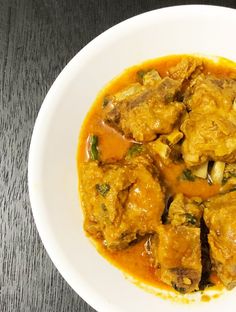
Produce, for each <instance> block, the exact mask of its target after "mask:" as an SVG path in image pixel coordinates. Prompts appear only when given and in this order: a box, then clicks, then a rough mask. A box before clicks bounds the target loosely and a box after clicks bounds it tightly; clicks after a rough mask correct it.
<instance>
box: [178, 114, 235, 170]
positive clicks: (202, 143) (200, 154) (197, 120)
mask: <svg viewBox="0 0 236 312" xmlns="http://www.w3.org/2000/svg"><path fill="white" fill-rule="evenodd" d="M181 130H182V131H183V133H184V134H185V140H184V142H183V145H182V154H183V158H184V161H185V163H186V164H187V166H189V167H190V166H197V165H200V164H203V163H204V162H206V161H208V160H215V161H217V160H219V161H225V162H229V163H231V162H235V161H236V114H235V113H226V112H225V113H224V114H219V113H218V112H212V113H209V114H201V113H196V112H191V113H190V114H189V118H188V119H186V120H185V121H184V123H183V124H182V126H181Z"/></svg>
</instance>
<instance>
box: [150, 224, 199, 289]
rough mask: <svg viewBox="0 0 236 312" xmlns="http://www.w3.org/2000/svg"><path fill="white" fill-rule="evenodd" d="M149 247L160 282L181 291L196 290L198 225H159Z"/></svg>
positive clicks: (197, 281)
mask: <svg viewBox="0 0 236 312" xmlns="http://www.w3.org/2000/svg"><path fill="white" fill-rule="evenodd" d="M151 250H152V255H153V257H154V260H155V265H156V267H157V268H159V270H160V276H161V280H162V281H163V282H165V283H166V284H168V285H170V286H172V287H173V288H175V289H176V290H177V291H179V292H181V293H189V292H192V291H194V290H197V289H198V285H199V282H200V279H201V272H202V266H201V245H200V229H199V228H192V227H188V226H173V225H171V224H166V225H161V226H160V227H159V228H158V232H157V234H156V235H155V236H154V237H153V239H152V244H151Z"/></svg>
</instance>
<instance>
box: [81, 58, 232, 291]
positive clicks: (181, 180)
mask: <svg viewBox="0 0 236 312" xmlns="http://www.w3.org/2000/svg"><path fill="white" fill-rule="evenodd" d="M78 170H79V181H80V183H79V185H80V195H81V202H82V207H83V211H84V229H85V231H86V233H87V234H88V235H89V236H90V237H92V238H93V239H94V240H95V241H96V242H97V246H99V247H98V248H99V250H102V252H103V254H104V255H105V256H106V257H107V258H108V259H110V260H111V261H112V262H113V263H115V264H116V265H117V266H119V267H121V268H122V269H123V270H125V271H127V272H129V273H130V274H131V275H133V276H135V277H136V278H139V279H140V280H142V281H144V282H147V283H151V284H153V285H157V286H162V287H164V285H167V287H171V288H173V289H175V290H176V291H178V292H180V293H190V292H193V291H196V290H199V289H201V290H202V289H204V288H206V287H209V286H211V285H212V284H214V283H215V282H216V281H217V279H218V280H219V281H220V283H222V284H223V285H224V286H225V287H226V288H227V289H232V288H233V287H235V286H236V66H235V64H233V63H230V62H229V61H226V60H223V59H222V60H221V61H220V62H213V61H210V60H208V59H204V58H201V57H196V56H186V55H183V56H169V57H165V58H160V59H157V60H152V61H148V62H146V63H143V64H141V65H138V66H134V67H132V68H130V69H128V70H126V71H125V72H124V73H123V74H122V75H121V76H120V77H118V78H116V79H114V80H113V81H112V82H111V83H110V84H109V85H108V86H106V87H105V88H104V89H103V90H102V91H101V92H100V94H99V96H98V98H97V100H96V101H95V103H94V105H93V107H92V109H91V111H90V112H89V114H88V116H87V118H86V120H85V122H84V125H83V128H82V131H81V135H80V141H79V150H78ZM216 276H217V278H216Z"/></svg>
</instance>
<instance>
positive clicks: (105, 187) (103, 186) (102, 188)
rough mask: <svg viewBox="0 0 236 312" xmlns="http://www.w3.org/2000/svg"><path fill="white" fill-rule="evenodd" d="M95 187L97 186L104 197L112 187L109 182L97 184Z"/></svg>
mask: <svg viewBox="0 0 236 312" xmlns="http://www.w3.org/2000/svg"><path fill="white" fill-rule="evenodd" d="M95 187H96V190H97V191H98V193H99V194H100V195H102V196H103V197H105V196H106V194H107V193H108V192H109V190H110V188H111V187H110V185H109V184H108V183H104V184H96V185H95Z"/></svg>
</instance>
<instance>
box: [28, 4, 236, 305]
mask: <svg viewBox="0 0 236 312" xmlns="http://www.w3.org/2000/svg"><path fill="white" fill-rule="evenodd" d="M203 8H204V9H206V10H209V11H210V12H211V14H212V12H213V11H214V12H220V11H221V12H223V11H224V12H225V13H226V14H232V13H233V14H235V13H236V10H235V9H233V8H229V7H224V6H216V5H205V4H188V5H176V6H169V7H163V8H159V9H155V10H151V11H147V12H144V13H141V14H138V15H135V16H133V17H130V18H128V19H126V20H124V21H122V22H120V23H118V24H116V25H114V26H112V27H110V28H109V29H107V30H105V31H104V32H102V33H101V34H100V35H98V36H97V37H95V38H94V39H93V40H91V41H90V42H89V43H88V44H86V45H85V46H84V47H83V48H82V49H81V50H80V51H79V52H77V53H76V55H75V56H74V57H73V58H72V59H71V60H70V61H69V62H68V63H67V65H66V66H65V67H64V68H63V69H62V71H61V72H60V74H59V75H58V76H57V78H56V79H55V81H54V82H53V84H52V85H51V87H50V88H49V91H48V92H47V94H46V96H45V98H44V100H43V103H42V105H41V107H40V110H39V112H38V116H37V118H36V121H35V125H34V129H33V133H32V138H31V142H30V148H29V154H28V190H29V198H30V205H31V209H32V213H33V218H34V222H35V224H36V228H37V230H38V233H39V236H40V238H41V241H42V243H43V246H44V248H45V250H46V252H47V254H48V255H49V257H50V259H51V261H52V262H53V264H54V265H55V267H56V268H57V270H58V271H59V273H60V274H61V275H62V277H63V278H64V279H65V280H66V282H67V283H68V284H69V285H70V287H71V288H72V289H73V290H74V291H75V292H76V293H77V294H78V295H79V296H80V297H81V298H83V300H85V301H86V302H87V303H88V304H89V305H90V306H92V307H93V308H94V309H96V310H98V311H111V310H110V309H111V306H110V305H107V303H106V302H105V301H104V299H103V297H102V296H98V295H97V294H96V292H95V291H94V290H93V288H92V287H90V285H87V284H86V283H84V282H83V281H82V282H81V283H80V285H78V284H77V283H75V280H74V279H73V278H72V275H71V273H70V272H69V271H70V269H69V268H67V267H65V266H64V262H63V261H60V260H59V259H58V258H59V257H58V251H57V250H56V249H55V245H54V242H55V240H54V238H53V234H52V232H50V230H49V229H47V231H45V219H44V218H43V216H42V215H41V213H40V204H39V203H38V198H37V196H35V193H34V191H33V183H34V181H35V177H36V175H37V173H36V171H35V163H36V148H37V143H38V140H40V137H41V134H40V132H41V127H42V125H43V121H44V118H45V116H46V115H47V114H48V108H49V106H50V104H51V101H52V95H53V93H55V92H57V91H58V90H59V88H60V86H61V85H63V81H64V80H65V79H66V78H67V76H68V75H69V73H70V71H71V70H72V68H73V67H74V64H76V63H77V62H83V61H84V60H86V58H87V57H88V54H89V53H90V51H92V50H93V48H94V46H96V45H102V44H103V42H104V41H106V40H107V39H109V37H110V36H111V35H114V34H115V33H118V32H120V31H122V30H123V29H125V28H127V26H128V27H129V26H132V25H133V24H135V23H137V21H139V20H142V19H146V18H147V17H148V16H150V15H153V14H154V15H156V14H157V17H160V16H161V15H162V16H164V15H166V14H169V13H170V12H172V13H173V12H176V13H178V12H179V13H182V14H183V11H185V12H186V13H187V12H189V11H191V12H192V11H197V10H201V9H203ZM214 12H213V13H214ZM131 65H132V64H131ZM45 232H47V233H45ZM113 308H114V309H113V311H120V310H119V309H116V307H113Z"/></svg>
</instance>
